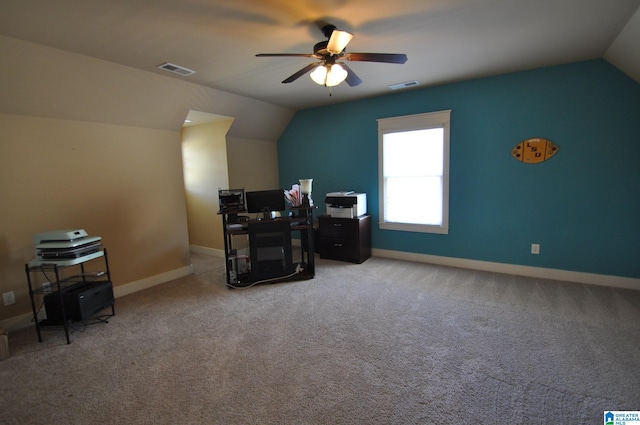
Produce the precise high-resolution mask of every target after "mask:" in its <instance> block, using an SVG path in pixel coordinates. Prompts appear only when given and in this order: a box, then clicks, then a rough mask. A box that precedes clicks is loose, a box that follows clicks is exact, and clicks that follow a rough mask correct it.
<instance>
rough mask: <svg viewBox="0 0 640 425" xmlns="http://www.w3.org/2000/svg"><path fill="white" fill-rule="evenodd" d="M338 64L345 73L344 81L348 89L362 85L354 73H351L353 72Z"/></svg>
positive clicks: (341, 63)
mask: <svg viewBox="0 0 640 425" xmlns="http://www.w3.org/2000/svg"><path fill="white" fill-rule="evenodd" d="M338 63H339V64H340V65H341V66H342V67H343V68H344V69H345V70H346V71H347V79H346V80H345V81H346V82H347V84H349V87H355V86H359V85H360V84H362V80H361V79H360V77H358V76H357V75H356V73H355V72H353V70H352V69H351V68H349V67H348V66H347V64H346V63H344V62H338Z"/></svg>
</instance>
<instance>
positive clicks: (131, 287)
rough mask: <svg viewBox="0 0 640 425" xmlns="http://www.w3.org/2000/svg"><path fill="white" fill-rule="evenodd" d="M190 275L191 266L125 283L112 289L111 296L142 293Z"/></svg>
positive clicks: (117, 296) (118, 296)
mask: <svg viewBox="0 0 640 425" xmlns="http://www.w3.org/2000/svg"><path fill="white" fill-rule="evenodd" d="M190 274H193V265H191V264H190V265H188V266H184V267H180V268H179V269H174V270H170V271H168V272H165V273H160V274H157V275H154V276H149V277H145V278H144V279H140V280H136V281H133V282H129V283H125V284H124V285H118V286H115V287H114V288H113V296H114V297H115V298H120V297H124V296H125V295H129V294H133V293H134V292H138V291H142V290H143V289H148V288H151V287H153V286H156V285H160V284H161V283H165V282H169V281H170V280H173V279H178V278H181V277H184V276H188V275H190Z"/></svg>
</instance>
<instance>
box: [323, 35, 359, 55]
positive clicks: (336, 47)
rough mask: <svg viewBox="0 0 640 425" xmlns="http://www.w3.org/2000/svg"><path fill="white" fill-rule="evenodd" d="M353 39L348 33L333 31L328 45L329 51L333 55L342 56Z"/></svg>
mask: <svg viewBox="0 0 640 425" xmlns="http://www.w3.org/2000/svg"><path fill="white" fill-rule="evenodd" d="M352 38H353V34H351V33H348V32H346V31H340V30H333V32H332V33H331V38H330V39H329V43H327V51H328V52H329V53H331V54H332V55H337V54H340V53H341V52H342V51H343V50H344V48H345V47H347V44H349V42H350V41H351V39H352Z"/></svg>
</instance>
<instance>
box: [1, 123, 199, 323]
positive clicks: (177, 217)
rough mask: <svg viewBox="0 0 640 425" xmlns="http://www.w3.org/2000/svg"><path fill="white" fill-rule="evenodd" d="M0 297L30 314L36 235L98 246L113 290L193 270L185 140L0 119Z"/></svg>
mask: <svg viewBox="0 0 640 425" xmlns="http://www.w3.org/2000/svg"><path fill="white" fill-rule="evenodd" d="M0 129H2V137H1V138H0V193H1V194H2V203H1V204H0V222H1V223H2V227H3V229H2V232H1V233H0V292H7V291H14V292H15V295H16V301H17V302H16V304H15V305H12V306H4V305H3V306H1V307H0V312H1V314H0V320H2V319H6V318H7V317H11V316H15V315H17V314H22V313H25V312H28V311H30V305H29V297H28V291H27V284H26V277H25V274H24V264H25V263H26V262H28V261H30V260H31V259H32V258H33V257H34V247H33V235H34V234H35V233H39V232H46V231H51V230H59V229H75V228H83V229H85V230H86V231H87V232H88V233H89V234H90V235H93V236H101V237H102V238H103V243H104V246H105V247H106V248H108V251H109V259H110V265H111V271H112V279H113V283H114V285H115V286H118V285H121V284H125V283H129V282H132V281H136V280H140V279H143V278H145V277H148V276H152V275H157V274H160V273H163V272H168V271H170V270H174V269H177V268H180V267H185V266H187V265H188V264H189V263H190V257H189V243H188V239H187V230H186V229H187V223H186V214H185V200H184V186H183V179H182V161H181V152H180V133H178V132H172V131H166V130H153V129H144V128H136V127H127V126H118V125H112V124H98V123H89V122H82V121H68V120H58V119H50V118H36V117H25V116H17V115H3V114H0Z"/></svg>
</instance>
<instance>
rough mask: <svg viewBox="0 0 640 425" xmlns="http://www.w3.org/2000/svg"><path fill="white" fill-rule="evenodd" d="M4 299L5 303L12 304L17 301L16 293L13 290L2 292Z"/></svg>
mask: <svg viewBox="0 0 640 425" xmlns="http://www.w3.org/2000/svg"><path fill="white" fill-rule="evenodd" d="M2 300H3V301H4V305H11V304H15V303H16V294H15V293H14V292H13V291H9V292H5V293H4V294H2Z"/></svg>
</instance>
